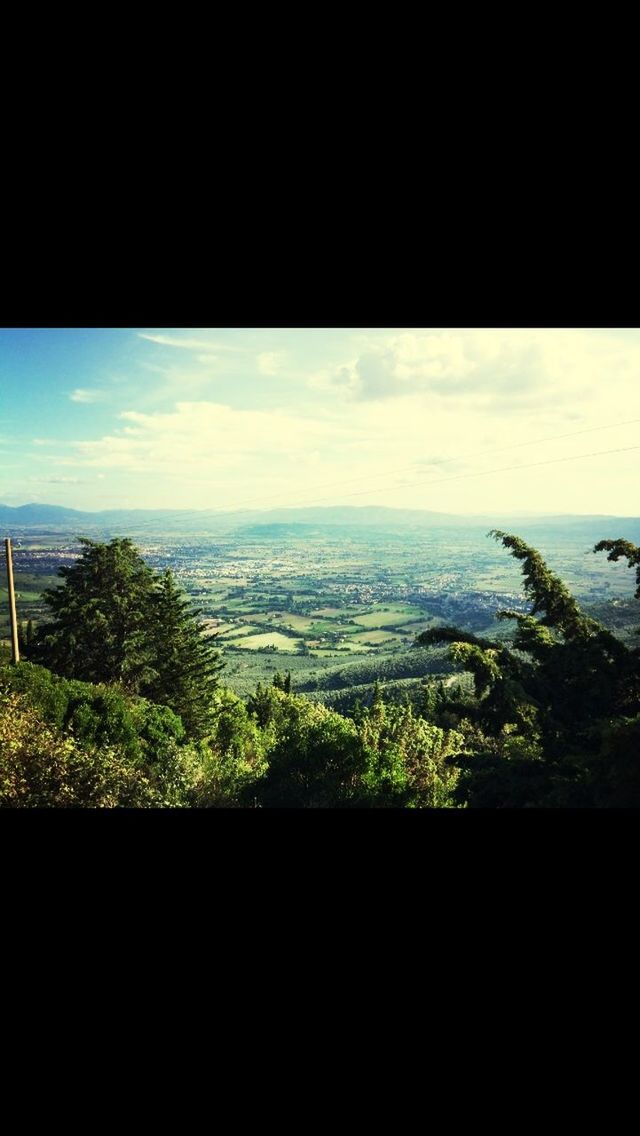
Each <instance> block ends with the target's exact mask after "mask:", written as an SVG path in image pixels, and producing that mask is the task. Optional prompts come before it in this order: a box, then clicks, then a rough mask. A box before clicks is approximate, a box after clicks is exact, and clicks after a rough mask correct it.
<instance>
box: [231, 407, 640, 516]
mask: <svg viewBox="0 0 640 1136" xmlns="http://www.w3.org/2000/svg"><path fill="white" fill-rule="evenodd" d="M638 422H640V418H629V419H626V420H625V421H624V422H611V423H609V424H608V425H606V426H589V427H587V428H586V429H584V430H572V431H569V432H568V433H564V434H553V435H551V436H550V437H547V438H535V439H532V440H531V441H529V442H514V443H512V444H511V445H509V446H500V447H492V448H490V449H487V450H476V451H472V453H471V454H468V453H467V454H464V455H463V454H460V455H458V456H455V457H450V458H437V459H436V460H434V461H433V462H431V463H430V464H431V465H449V464H450V463H451V462H455V461H462V460H468V459H469V458H477V457H486V456H487V455H489V454H500V453H504V452H506V451H508V450H514V449H522V448H524V447H525V446H538V445H542V444H543V443H545V442H555V441H560V440H562V439H565V438H575V437H578V436H579V435H581V434H592V433H594V432H596V431H600V430H614V429H617V428H618V427H621V426H632V425H635V424H636V423H638ZM629 448H630V449H636V448H637V447H635V446H631V447H629ZM599 452H600V453H620V452H622V451H619V450H602V451H599ZM580 456H582V455H578V457H580ZM584 456H585V457H591V456H594V455H591V454H585V455H584ZM549 460H550V461H569V460H573V459H572V458H552V459H549ZM417 464H418V463H417V462H412V463H411V465H409V466H403V467H401V468H400V469H395V470H388V471H387V472H386V473H379V474H375V475H374V476H375V478H376V480H378V479H379V478H381V477H395V476H397V475H398V474H401V473H406V472H407V471H408V470H413V469H415V467H416V465H417ZM534 464H540V465H544V464H549V462H540V463H534ZM524 468H532V467H531V466H529V467H526V466H511V467H508V469H524ZM485 472H486V473H492V472H494V471H493V470H487V471H481V472H479V473H478V474H461V475H460V476H461V477H474V476H478V477H481V476H484V473H485ZM495 472H502V471H501V470H498V471H495ZM504 472H507V470H505V471H504ZM370 480H371V477H370V476H362V477H355V478H349V479H347V480H342V479H341V480H339V481H329V482H323V483H322V484H321V485H318V486H316V487H315V491H318V492H320V491H322V490H324V489H331V488H334V487H336V486H340V487H342V486H344V485H355V484H358V483H359V482H362V481H370ZM442 480H444V481H454V480H459V478H458V477H455V478H444V479H442ZM441 483H442V482H441V481H431V482H404V483H403V484H402V485H397V486H385V487H384V490H385V492H390V491H391V490H392V489H393V490H395V489H408V488H411V487H412V486H413V485H414V484H419V485H421V484H425V485H427V484H429V485H437V484H441ZM376 488H377V489H381V488H383V487H381V486H377V487H376ZM310 492H314V490H310ZM370 492H372V490H371V489H366V490H362V491H361V492H356V493H347V494H341V496H347V497H356V496H365V495H366V494H367V493H370ZM282 496H283V495H282V494H278V495H277V496H276V497H275V498H274V497H271V498H268V499H267V500H265V498H263V497H261V498H258V497H255V498H252V499H251V500H249V501H244V502H241V503H240V504H239V505H238V506H237V507H234V508H233V509H216V510H214V511H215V512H233V513H243V512H250V511H251V509H252V508H258V509H259V508H263V507H265V506H268V505H270V504H273V503H274V501H275V502H276V504H277V502H278V501H279V500H281V499H282ZM326 500H328V498H326ZM287 501H288V502H290V501H291V499H290V498H287ZM315 503H317V501H316V500H315V499H314V500H312V501H309V500H308V499H305V500H302V501H300V500H299V501H294V502H293V505H290V504H289V505H287V506H280V507H281V508H285V507H293V508H295V507H296V506H300V507H304V505H306V504H315Z"/></svg>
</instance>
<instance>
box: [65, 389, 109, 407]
mask: <svg viewBox="0 0 640 1136" xmlns="http://www.w3.org/2000/svg"><path fill="white" fill-rule="evenodd" d="M102 397H103V392H102V391H100V390H85V389H83V388H82V387H77V388H76V390H74V391H72V392H71V394H70V395H69V398H70V399H71V401H72V402H85V403H92V402H99V401H100V399H101V398H102Z"/></svg>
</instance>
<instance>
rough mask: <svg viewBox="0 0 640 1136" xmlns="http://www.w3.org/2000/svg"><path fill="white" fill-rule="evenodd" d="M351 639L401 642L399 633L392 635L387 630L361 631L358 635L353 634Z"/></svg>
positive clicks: (357, 641)
mask: <svg viewBox="0 0 640 1136" xmlns="http://www.w3.org/2000/svg"><path fill="white" fill-rule="evenodd" d="M353 641H354V642H355V643H401V642H402V640H401V638H400V636H399V635H393V634H391V633H390V632H389V631H362V632H361V633H360V634H359V635H354V637H353Z"/></svg>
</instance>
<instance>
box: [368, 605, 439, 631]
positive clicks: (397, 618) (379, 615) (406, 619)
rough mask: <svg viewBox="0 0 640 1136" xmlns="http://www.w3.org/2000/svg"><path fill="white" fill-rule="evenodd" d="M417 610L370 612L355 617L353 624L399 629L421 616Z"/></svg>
mask: <svg viewBox="0 0 640 1136" xmlns="http://www.w3.org/2000/svg"><path fill="white" fill-rule="evenodd" d="M421 614H422V613H421V611H420V609H419V608H411V610H410V611H404V612H399V611H372V612H369V613H368V614H367V615H357V616H356V617H355V618H354V621H353V622H354V623H357V624H358V626H359V627H370V628H375V627H400V626H402V624H403V623H411V622H412V621H415V620H416V618H417V617H419V616H420V615H421Z"/></svg>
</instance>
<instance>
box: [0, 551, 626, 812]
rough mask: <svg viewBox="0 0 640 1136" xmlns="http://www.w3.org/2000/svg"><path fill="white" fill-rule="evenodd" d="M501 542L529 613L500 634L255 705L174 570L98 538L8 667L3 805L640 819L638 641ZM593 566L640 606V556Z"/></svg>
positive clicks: (0, 673) (284, 682) (50, 598)
mask: <svg viewBox="0 0 640 1136" xmlns="http://www.w3.org/2000/svg"><path fill="white" fill-rule="evenodd" d="M493 535H494V536H495V537H496V539H497V540H498V541H499V542H500V543H501V544H502V545H503V546H504V548H505V549H506V550H507V551H508V552H510V553H511V555H512V556H513V557H514V558H515V559H516V560H517V561H519V562H520V564H521V566H522V571H523V576H524V593H525V599H526V601H527V605H519V606H518V608H517V610H516V609H506V610H504V611H502V612H500V613H499V618H500V620H501V625H500V627H499V630H500V634H497V635H496V636H495V637H487V636H486V635H484V634H483V635H482V636H477V635H475V634H474V633H473V632H471V631H469V630H466V631H462V630H460V629H458V628H456V627H453V626H447V625H439V626H430V627H428V628H427V629H424V630H420V631H418V630H417V629H416V631H415V632H414V636H417V638H416V640H415V642H416V646H415V647H414V648H409V647H405V648H404V649H403V650H400V651H398V652H397V653H396V654H393V655H390V656H386V657H381V658H377V659H376V658H375V657H372V656H368V655H364V656H361V657H360V658H359V659H357V660H352V661H349V662H348V661H346V660H345V661H344V662H342V661H340V662H339V663H336V664H335V665H334V666H332V667H331V668H330V669H329V670H325V671H324V673H322V672H319V671H313V670H310V671H309V674H308V677H307V678H304V677H303V674H302V673H299V674H298V677H297V679H294V683H293V685H294V686H295V684H296V682H298V683H299V685H298V687H297V689H292V680H291V675H290V674H286V675H284V676H283V675H281V674H275V675H274V678H273V682H272V684H271V685H267V684H264V683H263V684H258V685H257V686H256V687H255V688H254V689H253V690H252V691H251V692H250V693H249V692H247V694H246V695H245V696H244V697H241V696H240V695H239V694H237V693H233V692H232V691H230V690H229V689H227V688H226V686H225V685H224V682H223V678H222V674H221V659H220V654H219V650H218V648H217V647H216V642H215V640H212V639H211V638H210V637H209V638H208V637H207V635H206V634H205V630H206V629H205V627H204V625H203V624H202V622H201V621H200V618H199V613H198V612H197V611H193V610H192V608H191V606H190V604H189V602H188V600H187V599H186V598H185V597H184V596H183V595H182V593H181V592H180V591H179V589H178V587H177V585H176V583H175V579H174V576H173V574H172V572H171V571H165V572H164V573H158V572H156V571H154V570H153V569H152V568H150V567H149V566H148V565H147V564H146V563H145V561H144V559H143V558H142V556H141V555H140V554H139V552H138V551H137V549H136V548H135V547H134V545H133V544H132V543H131V541H129V540H123V539H120V538H115V539H113V540H111V541H110V542H109V543H99V542H96V541H91V540H84V541H83V542H82V555H81V556H80V558H79V559H78V560H76V561H75V563H73V564H72V565H70V566H69V565H67V566H65V567H63V568H61V569H60V572H59V577H60V580H61V582H60V583H59V584H58V585H57V586H55V587H50V588H48V589H47V590H46V591H45V592H44V593H43V602H44V605H45V607H46V610H47V616H46V618H44V619H43V620H42V621H40V622H39V623H38V626H37V627H36V629H35V631H34V630H33V628H32V629H31V631H30V632H29V633H27V632H26V631H23V634H22V636H21V639H22V644H23V650H24V654H25V658H24V660H23V661H21V662H20V664H19V665H18V666H14V665H11V664H10V662H9V659H8V654H7V652H6V651H4V652H3V654H2V657H1V658H0V804H1V805H3V806H5V807H30V808H34V807H35V808H37V807H74V808H77V807H85V808H86V807H88V808H95V807H125V808H141V807H142V808H158V807H164V808H167V807H169V808H175V807H178V808H184V807H213V808H216V807H217V808H238V807H268V808H274V807H276V808H277V807H285V808H332V807H333V808H345V807H347V808H354V807H357V808H372V807H393V808H397V807H413V808H434V807H436V808H442V807H491V808H496V807H497V808H505V807H507V808H523V807H533V808H539V807H554V808H557V807H625V806H627V807H628V806H632V807H638V806H640V777H639V775H638V753H639V751H640V652H639V650H638V647H637V646H636V645H635V643H636V642H637V640H635V639H633V637H628V638H627V639H626V640H625V641H623V640H622V639H621V638H620V637H618V636H616V635H615V634H614V633H613V632H612V631H610V630H607V629H606V628H605V627H604V626H603V625H602V624H601V623H600V622H599V621H598V620H597V619H596V618H594V616H593V614H585V612H584V611H583V610H582V609H581V608H580V606H579V605H578V603H577V601H576V600H575V598H574V597H573V596H572V595H571V594H570V592H569V591H568V589H567V588H566V586H565V585H564V584H563V583H562V581H561V580H560V579H559V578H558V577H557V576H556V575H554V574H553V573H552V572H551V571H550V570H549V569H548V567H547V565H546V564H545V562H544V560H543V559H542V557H541V556H540V554H539V553H538V552H537V551H536V550H535V549H534V548H532V547H530V546H529V545H528V544H526V543H525V542H524V541H523V540H522V539H521V538H519V537H517V536H512V535H510V534H508V533H505V532H495V533H494V534H493ZM594 551H596V552H600V553H602V552H605V553H606V554H607V558H608V560H609V561H613V562H616V561H622V562H626V564H627V565H628V566H629V567H630V568H631V569H634V570H635V573H636V583H637V590H636V593H635V597H634V599H633V600H632V601H630V602H631V603H632V604H633V605H635V607H636V608H637V601H638V598H639V597H640V551H639V549H638V547H637V546H636V545H634V544H632V543H631V542H629V541H627V540H622V539H607V540H604V541H601V542H599V544H598V545H596V548H595V550H594ZM527 606H528V610H526V607H527ZM521 609H522V610H521ZM627 614H628V613H627ZM638 614H639V615H640V613H638ZM401 616H402V612H400V611H398V612H397V613H396V616H393V617H392V616H390V617H389V620H388V622H389V624H390V625H394V626H404V624H405V620H404V619H403V618H400V617H401ZM358 618H359V619H360V624H361V625H362V616H360V617H358ZM639 621H640V620H639ZM364 626H365V627H366V622H365V624H364ZM506 627H508V628H510V634H509V635H505V634H504V630H505V628H506ZM278 630H279V632H280V628H278ZM361 630H362V627H361ZM283 632H284V629H283ZM291 633H293V634H295V628H291V629H289V634H291ZM285 638H286V634H285ZM239 650H240V651H241V650H242V648H239ZM304 688H306V690H307V693H306V694H305V692H304ZM309 695H311V696H309Z"/></svg>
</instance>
